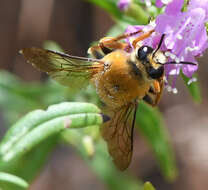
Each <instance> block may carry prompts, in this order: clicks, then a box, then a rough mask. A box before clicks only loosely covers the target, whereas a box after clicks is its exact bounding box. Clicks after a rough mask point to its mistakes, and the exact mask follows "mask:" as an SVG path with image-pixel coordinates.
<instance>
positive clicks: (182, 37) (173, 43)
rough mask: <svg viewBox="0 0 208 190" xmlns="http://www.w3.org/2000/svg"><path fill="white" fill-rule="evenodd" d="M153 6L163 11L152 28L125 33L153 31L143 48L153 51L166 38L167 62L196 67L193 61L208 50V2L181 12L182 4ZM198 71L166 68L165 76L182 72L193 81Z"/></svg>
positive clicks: (167, 0)
mask: <svg viewBox="0 0 208 190" xmlns="http://www.w3.org/2000/svg"><path fill="white" fill-rule="evenodd" d="M126 3H127V1H126ZM128 6H129V4H128ZM156 6H158V7H162V6H166V7H165V11H164V13H163V14H161V15H158V16H157V17H156V19H155V23H154V24H149V25H146V26H144V25H142V26H141V25H140V26H129V27H128V28H127V30H126V32H133V31H135V30H138V29H142V30H143V31H148V30H151V29H154V30H155V32H154V33H153V34H152V36H151V37H150V38H148V39H146V40H145V41H144V42H143V43H144V44H145V45H149V46H152V47H153V48H155V47H156V46H157V44H158V41H159V39H160V37H161V35H162V34H165V39H164V42H163V46H162V48H161V49H162V50H163V51H165V52H166V53H165V55H166V56H167V57H168V59H169V61H175V62H176V63H179V62H180V61H186V62H194V63H197V61H196V59H195V57H197V56H200V55H202V54H203V52H204V51H205V50H206V49H207V48H208V38H207V32H206V28H205V23H206V22H207V21H208V0H203V1H202V0H190V2H189V4H188V5H186V11H182V9H183V7H184V1H183V0H156ZM130 41H131V40H130ZM197 68H198V67H197V65H181V64H176V65H166V66H165V73H166V77H167V78H168V77H169V76H170V75H178V74H179V73H180V70H181V69H182V72H183V73H184V74H185V75H186V76H187V77H189V78H192V75H193V73H194V72H195V71H196V70H197ZM192 81H194V80H192ZM173 86H174V84H173Z"/></svg>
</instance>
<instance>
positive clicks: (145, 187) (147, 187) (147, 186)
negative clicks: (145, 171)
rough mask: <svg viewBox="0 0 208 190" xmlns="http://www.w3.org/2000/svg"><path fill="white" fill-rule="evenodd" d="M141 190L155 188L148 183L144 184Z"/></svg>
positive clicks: (152, 189) (153, 189)
mask: <svg viewBox="0 0 208 190" xmlns="http://www.w3.org/2000/svg"><path fill="white" fill-rule="evenodd" d="M143 190H155V188H154V187H153V185H152V184H151V183H150V182H146V183H145V184H144V186H143Z"/></svg>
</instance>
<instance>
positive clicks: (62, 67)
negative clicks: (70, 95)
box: [20, 48, 103, 88]
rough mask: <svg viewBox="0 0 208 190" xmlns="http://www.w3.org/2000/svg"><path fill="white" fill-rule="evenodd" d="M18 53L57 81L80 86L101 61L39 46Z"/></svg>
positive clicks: (97, 68)
mask: <svg viewBox="0 0 208 190" xmlns="http://www.w3.org/2000/svg"><path fill="white" fill-rule="evenodd" d="M20 53H21V54H23V56H24V57H25V58H26V60H27V61H28V62H29V63H31V64H32V65H33V66H34V67H35V68H37V69H39V70H41V71H43V72H47V73H48V74H49V75H50V76H51V77H52V78H54V79H55V80H57V81H58V82H59V83H61V84H63V85H66V86H69V87H72V88H81V87H82V86H84V85H85V84H87V83H88V81H89V79H90V78H92V76H93V74H95V73H97V72H98V71H99V70H100V69H101V68H102V66H103V63H102V62H101V61H100V60H97V59H91V58H85V57H77V56H71V55H67V54H64V53H59V52H54V51H51V50H45V49H41V48H25V49H22V50H20Z"/></svg>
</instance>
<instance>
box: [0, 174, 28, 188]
mask: <svg viewBox="0 0 208 190" xmlns="http://www.w3.org/2000/svg"><path fill="white" fill-rule="evenodd" d="M28 186H29V184H28V183H27V182H26V181H25V180H23V179H21V178H19V177H17V176H14V175H11V174H8V173H4V172H0V187H1V188H4V189H6V188H7V187H9V188H11V189H12V188H13V189H26V188H28Z"/></svg>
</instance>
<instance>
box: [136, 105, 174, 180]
mask: <svg viewBox="0 0 208 190" xmlns="http://www.w3.org/2000/svg"><path fill="white" fill-rule="evenodd" d="M136 123H137V124H138V129H139V130H140V131H141V133H142V134H143V135H144V137H145V138H146V139H147V141H148V142H149V144H150V146H151V148H152V149H153V151H154V153H155V156H156V158H157V160H158V162H159V165H160V168H161V171H162V173H163V175H164V176H165V177H166V178H167V180H169V181H172V180H174V179H175V177H176V176H177V168H176V165H175V160H174V156H173V152H172V148H171V146H170V144H169V140H168V139H169V138H168V134H167V131H166V129H165V127H164V122H163V118H162V115H161V114H160V112H159V111H158V109H156V108H152V107H150V106H149V105H147V104H145V103H143V102H141V103H140V104H139V109H138V112H137V117H136Z"/></svg>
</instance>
